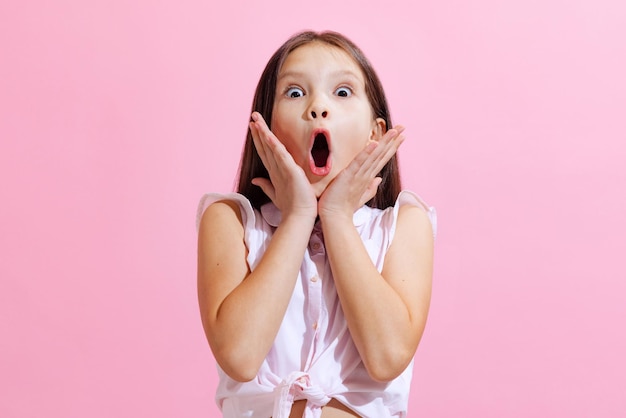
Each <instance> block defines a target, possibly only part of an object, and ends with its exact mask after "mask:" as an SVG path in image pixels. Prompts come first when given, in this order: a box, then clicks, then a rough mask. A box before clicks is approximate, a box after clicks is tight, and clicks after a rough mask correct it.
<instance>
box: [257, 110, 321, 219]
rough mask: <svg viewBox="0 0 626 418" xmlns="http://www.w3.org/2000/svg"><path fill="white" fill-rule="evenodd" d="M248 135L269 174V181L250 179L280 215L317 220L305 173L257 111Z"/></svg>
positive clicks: (315, 203) (311, 191)
mask: <svg viewBox="0 0 626 418" xmlns="http://www.w3.org/2000/svg"><path fill="white" fill-rule="evenodd" d="M250 133H251V134H252V139H253V140H254V146H255V148H256V150H257V152H258V154H259V157H261V161H262V162H263V165H264V166H265V168H266V169H267V172H268V173H269V176H270V178H269V180H268V179H266V178H262V177H256V178H254V179H252V184H254V185H255V186H258V187H260V188H261V189H262V190H263V192H264V193H265V194H266V195H267V196H268V197H269V198H270V199H271V200H272V202H273V203H274V205H276V207H277V208H278V209H280V211H281V212H282V214H283V217H286V216H288V215H299V216H309V217H312V218H316V217H317V198H316V197H315V192H314V190H313V188H312V187H311V183H310V182H309V180H308V179H307V177H306V174H305V173H304V170H302V168H301V167H300V166H298V165H297V164H296V162H295V161H294V159H293V157H292V156H291V154H289V152H288V151H287V149H286V148H285V146H284V145H283V144H282V143H281V142H280V140H279V139H278V138H277V137H276V135H274V133H272V131H271V130H270V129H269V127H268V126H267V123H265V120H264V119H263V116H261V114H260V113H258V112H253V113H252V122H250Z"/></svg>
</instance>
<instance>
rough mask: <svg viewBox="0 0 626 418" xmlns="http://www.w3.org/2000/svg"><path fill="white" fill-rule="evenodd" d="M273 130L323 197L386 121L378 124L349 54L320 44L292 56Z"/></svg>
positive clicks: (276, 105) (287, 63)
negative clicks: (330, 184)
mask: <svg viewBox="0 0 626 418" xmlns="http://www.w3.org/2000/svg"><path fill="white" fill-rule="evenodd" d="M271 126H272V131H273V132H274V134H276V136H277V137H278V138H279V139H280V140H281V142H282V143H283V144H284V145H285V147H286V148H287V150H288V151H289V153H290V154H291V155H292V156H293V159H294V160H295V162H296V163H297V164H298V165H299V166H300V167H302V169H303V170H304V172H305V173H306V175H307V177H308V179H309V181H310V182H311V184H312V185H313V188H314V189H315V193H316V194H317V196H318V197H319V196H320V195H321V194H322V192H323V191H324V190H325V189H326V187H327V186H328V184H329V183H330V182H331V180H332V179H334V178H335V176H336V175H337V174H338V173H339V172H340V171H341V170H343V169H344V168H345V167H346V166H347V165H348V164H349V163H350V161H352V159H353V158H354V157H355V156H356V155H357V153H359V152H360V151H361V150H363V148H364V147H365V145H366V144H367V142H368V141H369V140H370V139H372V140H377V139H378V138H379V137H380V136H381V135H382V134H383V133H384V131H385V122H384V121H383V120H382V119H380V118H379V119H374V116H373V112H372V108H371V105H370V103H369V100H368V98H367V95H366V93H365V82H364V78H363V73H362V71H361V69H360V68H359V66H358V65H357V63H356V62H355V61H354V59H353V58H352V57H351V56H350V55H348V54H347V53H346V52H344V51H343V50H341V49H339V48H337V47H334V46H331V45H327V44H322V43H318V42H313V43H309V44H306V45H303V46H301V47H298V48H297V49H295V50H294V51H292V52H291V53H290V54H289V55H288V56H287V59H286V60H285V62H284V64H283V66H282V68H281V70H280V72H279V74H278V82H277V86H276V98H275V101H274V108H273V113H272V123H271Z"/></svg>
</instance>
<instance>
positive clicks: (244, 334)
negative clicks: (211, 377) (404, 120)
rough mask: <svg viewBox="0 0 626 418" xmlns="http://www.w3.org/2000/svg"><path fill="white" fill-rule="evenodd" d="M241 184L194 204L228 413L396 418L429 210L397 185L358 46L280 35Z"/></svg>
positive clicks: (206, 314) (425, 264) (409, 359)
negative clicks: (282, 38)
mask: <svg viewBox="0 0 626 418" xmlns="http://www.w3.org/2000/svg"><path fill="white" fill-rule="evenodd" d="M252 108H253V111H254V112H253V113H252V117H251V119H252V120H251V122H250V126H249V132H248V136H247V140H246V144H245V147H244V151H243V155H242V160H241V166H240V174H239V186H238V193H236V194H235V193H232V194H226V195H218V194H208V195H205V196H204V197H203V198H202V200H201V202H200V206H199V208H198V229H199V241H198V296H199V303H200V311H201V315H202V322H203V326H204V330H205V333H206V336H207V339H208V341H209V344H210V346H211V349H212V351H213V354H214V356H215V359H216V360H217V363H218V365H219V367H218V372H219V376H220V383H219V387H218V390H217V396H216V400H217V403H218V405H219V406H220V409H221V410H222V412H223V414H224V416H225V417H263V418H267V417H270V416H271V417H274V418H287V417H302V416H305V417H324V418H332V417H352V416H365V417H375V418H379V417H405V416H406V409H407V404H408V395H409V384H410V380H411V375H412V364H413V356H414V354H415V351H416V349H417V345H418V343H419V341H420V338H421V336H422V332H423V330H424V326H425V323H426V316H427V312H428V307H429V302H430V293H431V276H432V264H433V238H434V226H435V213H434V210H433V209H432V208H429V207H428V206H427V205H425V204H424V203H423V202H422V201H421V200H420V199H419V198H418V197H417V196H416V195H414V194H412V193H410V192H407V191H403V192H401V191H400V180H399V173H398V166H397V161H396V156H395V154H396V150H397V149H398V147H399V146H400V144H401V143H402V141H403V140H404V135H403V134H402V132H403V130H404V129H403V128H402V127H397V128H393V129H392V126H391V120H390V117H389V110H388V108H387V102H386V99H385V95H384V92H383V89H382V86H381V84H380V81H379V79H378V77H377V75H376V73H375V72H374V70H373V69H372V67H371V65H370V63H369V62H368V60H367V59H366V58H365V56H364V55H363V53H362V52H361V51H360V50H359V49H358V48H357V47H356V46H355V45H354V44H353V43H352V42H351V41H350V40H348V39H346V38H345V37H344V36H342V35H340V34H338V33H334V32H324V33H314V32H303V33H300V34H298V35H296V36H294V37H292V38H291V39H289V40H288V41H287V42H286V43H285V44H283V45H282V46H281V47H280V48H279V49H278V50H277V51H276V53H275V54H274V55H273V56H272V58H271V59H270V61H269V63H268V64H267V66H266V68H265V70H264V72H263V74H262V76H261V80H260V82H259V85H258V86H257V89H256V94H255V97H254V102H253V107H252Z"/></svg>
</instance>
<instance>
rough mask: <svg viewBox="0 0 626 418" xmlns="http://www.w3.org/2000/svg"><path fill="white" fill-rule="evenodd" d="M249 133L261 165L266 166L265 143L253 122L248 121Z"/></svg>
mask: <svg viewBox="0 0 626 418" xmlns="http://www.w3.org/2000/svg"><path fill="white" fill-rule="evenodd" d="M250 134H251V135H252V142H253V143H254V148H256V152H257V154H259V157H260V158H261V161H262V162H263V165H264V166H265V168H267V151H266V150H265V145H264V144H263V141H262V140H261V137H260V134H259V130H258V129H257V127H256V125H255V123H254V122H250Z"/></svg>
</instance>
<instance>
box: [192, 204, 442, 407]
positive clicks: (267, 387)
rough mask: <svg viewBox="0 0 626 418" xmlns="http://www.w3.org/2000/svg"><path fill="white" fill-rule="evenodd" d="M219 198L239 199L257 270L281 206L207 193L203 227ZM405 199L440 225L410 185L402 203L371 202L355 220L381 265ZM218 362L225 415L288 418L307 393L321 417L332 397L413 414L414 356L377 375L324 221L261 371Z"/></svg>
mask: <svg viewBox="0 0 626 418" xmlns="http://www.w3.org/2000/svg"><path fill="white" fill-rule="evenodd" d="M218 200H231V201H234V202H236V203H237V204H238V205H239V207H240V209H241V215H242V221H243V226H244V230H245V237H244V241H245V245H246V247H247V249H248V257H247V262H248V265H249V267H250V269H251V270H254V268H255V267H256V266H257V264H258V263H259V261H260V260H261V257H262V256H263V254H264V252H265V250H266V249H267V246H268V244H269V241H270V240H271V238H272V235H273V233H274V230H275V229H276V226H278V224H279V223H280V220H281V213H280V211H279V210H278V209H277V208H276V206H274V205H273V204H272V203H268V204H265V205H263V206H262V207H261V211H260V212H259V211H257V210H255V209H253V208H252V206H251V204H250V202H249V201H248V200H247V199H246V198H245V197H244V196H242V195H240V194H235V193H230V194H206V195H204V196H203V197H202V199H201V201H200V205H199V207H198V213H197V225H198V226H199V223H200V219H201V218H202V215H203V213H204V211H205V209H206V208H207V207H208V206H209V205H210V204H211V203H213V202H216V201H218ZM402 205H414V206H418V207H420V208H422V209H424V210H425V211H426V212H427V213H428V215H429V217H430V220H431V223H432V226H433V233H435V232H436V213H435V210H434V208H431V207H429V206H427V205H426V204H425V203H424V202H423V201H422V200H421V199H420V198H419V197H418V196H417V195H415V194H413V193H411V192H408V191H403V192H401V193H400V195H399V196H398V199H397V201H396V204H395V205H394V207H390V208H387V209H385V210H381V209H374V208H370V207H368V206H363V207H361V208H360V209H359V210H357V211H356V212H355V213H354V218H353V219H354V225H355V227H356V228H357V230H358V232H359V234H360V236H361V238H362V240H363V243H364V244H365V247H366V249H367V252H368V254H369V255H370V258H371V259H372V262H373V263H374V264H375V265H376V267H377V269H378V271H382V268H383V262H384V259H385V254H386V253H387V250H388V248H389V246H390V245H391V241H392V240H393V236H394V232H395V228H396V221H397V217H398V210H399V208H400V206H402ZM346 251H348V249H346ZM250 343H251V344H253V343H254V342H252V341H251V342H250ZM217 369H218V374H219V378H220V382H219V386H218V389H217V394H216V402H217V404H218V406H219V407H220V409H221V410H222V413H223V415H224V417H225V418H235V417H237V418H239V417H255V418H256V417H259V418H261V417H262V418H268V417H270V416H271V417H273V418H288V417H289V413H290V411H291V406H292V404H293V402H294V401H297V400H302V399H306V401H307V402H306V407H305V413H304V417H306V418H319V417H320V416H321V412H322V409H321V408H322V407H323V406H324V405H326V404H327V403H328V402H329V401H330V400H331V399H332V398H334V399H336V400H338V401H339V402H341V403H343V404H344V405H346V406H347V407H348V408H350V409H352V410H353V411H355V412H356V413H358V414H359V415H361V416H364V417H376V418H383V417H406V413H407V412H406V411H407V405H408V398H409V389H410V382H411V378H412V371H413V361H411V363H410V364H409V365H408V367H407V368H406V369H405V370H404V371H403V372H402V373H401V374H400V376H398V377H397V378H395V379H394V380H392V381H390V382H386V383H381V382H376V381H374V380H372V379H371V378H370V377H369V375H368V373H367V370H366V369H365V366H364V365H363V362H362V361H361V358H360V356H359V353H358V351H357V349H356V347H355V345H354V342H353V341H352V338H351V336H350V332H349V330H348V325H347V323H346V320H345V318H344V314H343V311H342V308H341V304H340V301H339V297H338V295H337V291H336V289H335V285H334V281H333V276H332V272H331V270H330V265H329V263H328V257H327V256H326V252H325V248H324V237H323V235H322V230H321V227H320V225H319V223H318V224H316V226H315V227H314V229H313V232H312V234H311V238H310V240H309V246H308V248H307V251H306V252H305V253H304V259H303V260H302V266H301V268H300V273H299V276H298V280H297V282H296V286H295V289H294V292H293V295H292V297H291V301H290V302H289V306H288V308H287V311H286V313H285V317H284V318H283V322H282V324H281V326H280V329H279V331H278V334H277V335H276V340H275V341H274V345H273V346H272V348H271V350H270V352H269V353H268V355H267V357H266V358H265V360H264V361H263V364H262V365H261V368H260V369H259V372H258V374H257V376H256V377H255V378H254V379H253V380H251V381H249V382H244V383H241V382H237V381H235V380H233V379H231V378H230V377H229V376H228V375H227V374H226V373H224V371H223V370H221V368H220V367H219V366H218V367H217Z"/></svg>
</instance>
